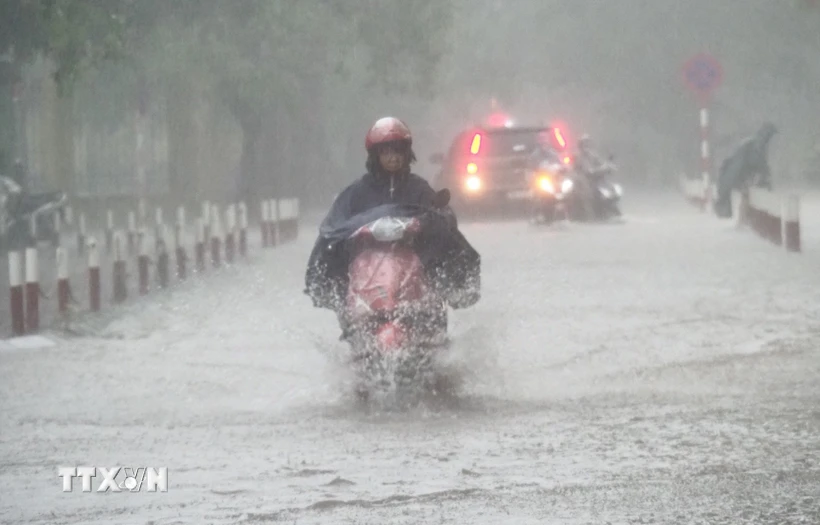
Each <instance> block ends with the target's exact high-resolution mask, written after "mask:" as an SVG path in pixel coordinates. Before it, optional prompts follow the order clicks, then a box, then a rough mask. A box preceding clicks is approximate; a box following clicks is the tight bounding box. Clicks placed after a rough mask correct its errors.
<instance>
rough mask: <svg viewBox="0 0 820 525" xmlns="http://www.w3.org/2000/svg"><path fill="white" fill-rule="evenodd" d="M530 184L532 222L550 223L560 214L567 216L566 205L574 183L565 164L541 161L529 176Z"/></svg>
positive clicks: (556, 161)
mask: <svg viewBox="0 0 820 525" xmlns="http://www.w3.org/2000/svg"><path fill="white" fill-rule="evenodd" d="M531 185H532V188H531V190H530V191H531V196H532V199H531V205H532V209H531V218H532V222H533V223H535V224H552V223H553V222H555V220H556V218H557V217H558V216H559V215H561V214H563V216H564V218H569V213H568V209H567V206H568V201H569V197H570V195H571V193H572V189H573V186H574V183H573V181H572V178H571V177H570V176H569V173H568V168H567V166H566V165H565V164H563V163H561V162H560V161H558V160H555V161H548V162H542V163H541V164H539V166H538V169H536V170H535V172H534V173H533V174H532V176H531Z"/></svg>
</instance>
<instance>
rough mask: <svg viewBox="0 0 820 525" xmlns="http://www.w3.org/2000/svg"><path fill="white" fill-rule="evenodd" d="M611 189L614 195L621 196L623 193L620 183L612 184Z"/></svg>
mask: <svg viewBox="0 0 820 525" xmlns="http://www.w3.org/2000/svg"><path fill="white" fill-rule="evenodd" d="M612 189H614V190H615V195H617V196H618V197H621V196H622V195H623V194H624V189H623V188H622V187H621V185H620V184H613V185H612Z"/></svg>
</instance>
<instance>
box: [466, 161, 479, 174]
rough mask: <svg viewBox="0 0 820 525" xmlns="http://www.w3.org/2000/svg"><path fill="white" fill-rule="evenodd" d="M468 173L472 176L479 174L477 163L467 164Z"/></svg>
mask: <svg viewBox="0 0 820 525" xmlns="http://www.w3.org/2000/svg"><path fill="white" fill-rule="evenodd" d="M467 173H469V174H470V175H475V174H476V173H478V166H476V164H475V162H471V163H469V164H467Z"/></svg>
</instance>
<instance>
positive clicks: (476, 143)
mask: <svg viewBox="0 0 820 525" xmlns="http://www.w3.org/2000/svg"><path fill="white" fill-rule="evenodd" d="M479 151H481V134H479V133H476V134H475V135H474V136H473V142H472V143H471V144H470V153H472V154H473V155H478V152H479Z"/></svg>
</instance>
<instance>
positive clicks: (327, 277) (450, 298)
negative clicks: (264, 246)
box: [305, 193, 481, 311]
mask: <svg viewBox="0 0 820 525" xmlns="http://www.w3.org/2000/svg"><path fill="white" fill-rule="evenodd" d="M342 195H344V193H343V194H342ZM342 195H340V196H339V197H340V198H341V197H342ZM337 201H338V199H337ZM348 209H350V208H349V207H348V205H346V204H345V203H342V204H339V205H334V206H333V209H331V212H330V213H329V214H328V216H327V217H326V218H325V220H324V221H323V222H322V225H321V226H320V229H319V238H318V239H317V241H316V244H315V245H314V247H313V251H312V252H311V254H310V258H309V260H308V267H307V272H306V275H305V293H306V294H307V295H309V296H310V297H311V299H313V304H314V306H317V307H320V308H330V309H333V310H337V311H338V310H339V308H341V305H342V304H343V302H344V297H345V294H346V292H347V284H348V274H347V271H348V266H349V264H350V260H351V255H352V254H350V253H349V252H348V250H347V245H346V243H345V241H346V240H347V239H348V238H349V237H350V236H351V235H352V234H353V233H354V232H355V231H356V230H358V229H359V228H361V227H362V226H364V225H366V224H369V223H371V222H373V221H375V220H376V219H379V218H382V217H418V218H420V220H421V221H422V230H421V233H420V234H419V236H418V238H417V239H416V242H415V247H416V253H417V255H418V256H419V259H420V260H421V263H422V265H423V266H424V268H425V271H426V273H427V275H428V277H429V278H430V280H431V282H432V283H433V285H434V287H435V288H436V289H438V290H439V291H440V292H441V295H442V297H443V298H444V299H445V300H446V301H447V302H448V304H449V305H450V306H451V307H453V308H466V307H468V306H472V305H473V304H475V303H476V302H477V301H478V299H479V297H480V282H481V281H480V269H481V257H480V256H479V254H478V252H477V251H476V250H475V249H474V248H473V247H472V246H471V245H470V243H469V242H467V239H465V238H464V236H463V235H462V234H461V232H459V231H458V228H457V227H456V225H455V223H454V221H453V220H452V216H450V215H449V213H448V212H447V211H439V210H434V209H432V208H430V207H428V206H419V205H414V204H381V205H378V206H376V207H373V208H370V209H368V210H366V211H363V212H361V213H359V214H357V215H354V216H352V217H349V216H347V214H346V213H343V212H344V211H346V210H348Z"/></svg>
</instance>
